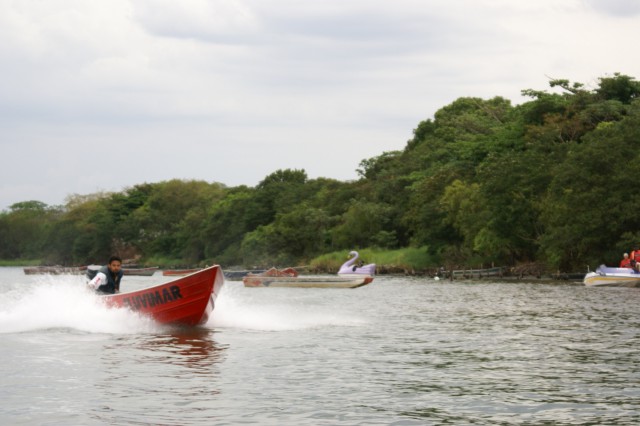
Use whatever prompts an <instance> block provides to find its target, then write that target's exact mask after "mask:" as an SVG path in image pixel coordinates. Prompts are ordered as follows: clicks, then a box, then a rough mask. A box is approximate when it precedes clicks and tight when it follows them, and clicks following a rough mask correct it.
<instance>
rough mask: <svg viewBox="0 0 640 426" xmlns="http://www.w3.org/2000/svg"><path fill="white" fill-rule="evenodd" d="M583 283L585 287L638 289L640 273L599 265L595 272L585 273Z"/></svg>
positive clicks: (628, 269) (629, 269)
mask: <svg viewBox="0 0 640 426" xmlns="http://www.w3.org/2000/svg"><path fill="white" fill-rule="evenodd" d="M583 282H584V285H586V286H587V287H640V272H635V271H634V270H633V269H631V268H614V267H607V266H605V265H600V266H599V267H598V268H597V269H596V270H595V272H589V273H587V274H586V275H585V277H584V281H583Z"/></svg>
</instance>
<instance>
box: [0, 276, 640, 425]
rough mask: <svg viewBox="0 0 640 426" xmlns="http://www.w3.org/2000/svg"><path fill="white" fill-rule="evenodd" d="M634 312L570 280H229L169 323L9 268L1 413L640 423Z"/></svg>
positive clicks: (616, 298)
mask: <svg viewBox="0 0 640 426" xmlns="http://www.w3.org/2000/svg"><path fill="white" fill-rule="evenodd" d="M167 280H168V279H167V278H165V277H162V275H161V274H159V273H156V275H154V276H153V277H125V279H124V281H123V284H122V287H123V289H127V288H128V289H134V288H141V287H146V286H149V285H153V284H157V283H159V282H163V281H167ZM639 311H640V289H633V288H631V289H626V288H620V289H618V288H608V289H594V288H586V287H583V286H581V285H575V284H570V283H560V284H542V283H503V282H500V283H493V282H488V281H481V282H469V281H464V282H450V281H434V280H432V279H428V278H425V279H415V278H390V277H377V278H376V279H375V281H374V282H373V283H372V284H370V285H368V286H365V287H361V288H357V289H286V288H244V287H243V286H242V283H241V282H234V281H230V282H227V283H225V287H224V289H223V291H222V294H221V296H220V297H219V299H218V301H217V306H216V309H215V311H214V314H213V317H212V319H211V320H210V321H209V323H208V324H207V325H206V326H205V327H202V328H197V329H190V330H189V329H172V328H164V327H160V326H158V325H156V324H154V323H153V322H151V321H149V320H147V319H145V318H140V317H138V316H136V315H134V314H132V313H130V312H128V311H124V310H107V309H104V308H103V307H101V306H100V305H98V304H96V300H95V297H94V296H93V295H92V294H90V293H88V292H86V291H85V290H84V289H83V281H82V278H80V277H74V276H57V277H47V276H26V275H24V274H23V273H22V269H20V268H0V343H1V349H0V377H2V380H1V381H0V424H3V425H4V424H7V425H8V424H11V425H15V424H28V425H32V424H36V425H70V424H82V425H93V424H96V425H98V424H110V425H111V424H122V425H130V424H134V425H135V424H141V425H142V424H144V425H146V424H161V425H236V424H259V425H376V424H379V425H431V424H433V425H438V424H452V425H459V424H492V425H493V424H505V425H507V424H509V425H510V424H581V425H582V424H594V425H595V424H607V425H614V424H620V425H624V424H629V425H631V424H640V385H639V383H640V350H639V348H640V319H639Z"/></svg>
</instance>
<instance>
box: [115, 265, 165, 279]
mask: <svg viewBox="0 0 640 426" xmlns="http://www.w3.org/2000/svg"><path fill="white" fill-rule="evenodd" d="M158 269H160V268H158V267H157V266H153V267H150V268H127V267H122V273H123V274H124V275H139V276H143V277H150V276H151V275H153V274H155V273H156V271H157V270H158Z"/></svg>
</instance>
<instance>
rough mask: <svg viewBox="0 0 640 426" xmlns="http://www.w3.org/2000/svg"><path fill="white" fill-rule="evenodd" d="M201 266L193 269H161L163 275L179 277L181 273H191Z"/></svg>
mask: <svg viewBox="0 0 640 426" xmlns="http://www.w3.org/2000/svg"><path fill="white" fill-rule="evenodd" d="M200 269H202V268H195V269H165V270H163V271H162V275H163V276H165V277H179V276H183V275H189V274H193V273H194V272H197V271H199V270H200Z"/></svg>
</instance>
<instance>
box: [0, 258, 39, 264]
mask: <svg viewBox="0 0 640 426" xmlns="http://www.w3.org/2000/svg"><path fill="white" fill-rule="evenodd" d="M39 265H42V260H40V259H35V260H34V259H13V260H2V259H0V266H39Z"/></svg>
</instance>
